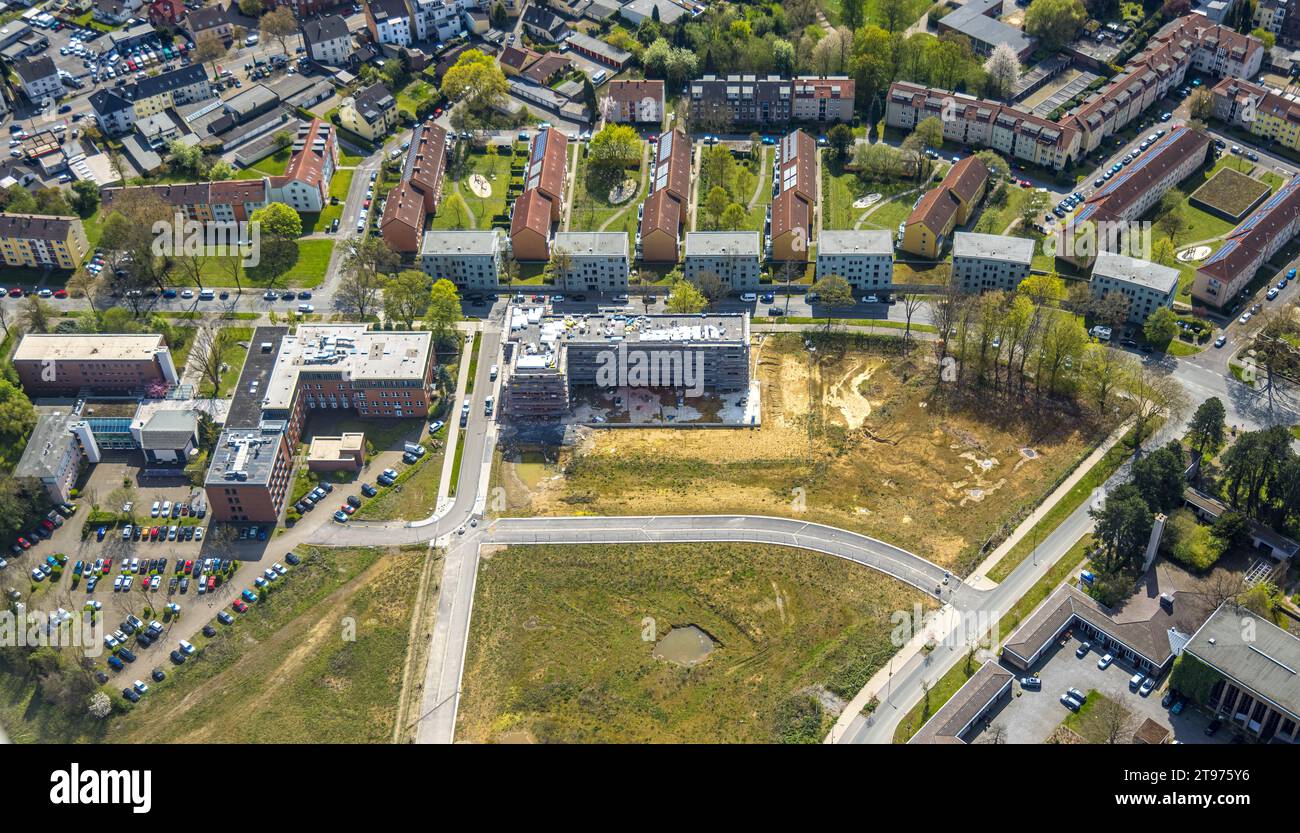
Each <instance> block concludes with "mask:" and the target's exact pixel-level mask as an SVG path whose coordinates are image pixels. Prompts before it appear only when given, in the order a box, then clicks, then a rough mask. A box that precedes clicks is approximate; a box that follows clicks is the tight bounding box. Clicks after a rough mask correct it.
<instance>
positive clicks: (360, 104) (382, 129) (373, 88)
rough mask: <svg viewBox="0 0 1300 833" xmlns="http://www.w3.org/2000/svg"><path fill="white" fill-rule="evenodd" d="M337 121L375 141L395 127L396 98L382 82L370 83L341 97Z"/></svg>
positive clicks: (359, 134) (361, 135)
mask: <svg viewBox="0 0 1300 833" xmlns="http://www.w3.org/2000/svg"><path fill="white" fill-rule="evenodd" d="M339 123H340V124H342V125H343V127H345V128H346V129H348V130H351V131H352V132H353V133H355V134H357V135H358V136H360V137H361V138H363V139H368V140H369V141H372V142H373V141H376V140H377V139H380V138H382V137H384V136H387V135H388V134H390V133H392V132H393V129H394V128H396V127H397V99H395V98H393V94H392V93H390V92H389V91H388V88H387V87H385V86H384V85H383V84H378V83H376V84H371V85H370V86H369V87H366V88H365V89H364V90H360V91H358V92H357V94H356V95H354V96H351V97H349V98H345V99H343V101H342V102H341V103H340V104H339Z"/></svg>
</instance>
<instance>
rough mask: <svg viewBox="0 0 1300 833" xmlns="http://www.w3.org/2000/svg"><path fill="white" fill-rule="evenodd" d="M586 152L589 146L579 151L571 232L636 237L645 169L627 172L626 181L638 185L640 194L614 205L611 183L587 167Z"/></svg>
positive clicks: (574, 184)
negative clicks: (643, 171)
mask: <svg viewBox="0 0 1300 833" xmlns="http://www.w3.org/2000/svg"><path fill="white" fill-rule="evenodd" d="M642 144H644V143H642ZM584 150H585V146H584V147H580V148H579V149H578V170H577V173H576V174H575V175H574V178H573V189H574V191H573V213H572V216H571V217H570V220H569V230H570V231H602V230H603V231H630V232H631V234H632V235H633V237H635V235H636V207H637V205H638V204H640V202H641V201H642V199H643V198H644V197H643V196H642V176H641V166H640V165H637V166H636V167H634V168H626V169H624V171H623V176H622V178H623V179H631V180H633V181H634V182H636V184H637V189H636V193H635V194H633V195H632V196H631V197H629V198H628V199H626V200H624V201H623V202H620V203H617V204H614V203H611V202H610V201H609V191H610V185H611V181H610V180H609V179H606V178H604V177H601V176H599V175H597V174H595V173H594V172H593V170H592V167H591V166H590V165H589V164H587V157H586V155H585V154H584V153H583V151H584ZM629 218H630V222H629ZM630 242H631V241H630V240H629V243H630Z"/></svg>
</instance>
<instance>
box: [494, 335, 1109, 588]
mask: <svg viewBox="0 0 1300 833" xmlns="http://www.w3.org/2000/svg"><path fill="white" fill-rule="evenodd" d="M754 362H755V373H756V374H757V378H758V379H759V380H760V383H761V386H762V394H761V399H762V406H763V419H762V425H761V427H760V428H757V429H752V428H738V429H696V430H682V429H672V428H654V429H644V430H641V429H616V430H615V429H600V430H595V431H591V432H589V433H584V435H583V437H582V439H581V440H580V441H579V442H577V443H576V444H573V445H566V446H562V447H557V446H539V445H535V444H534V445H522V444H511V443H510V442H506V443H505V444H504V445H503V452H502V453H503V459H504V461H505V462H504V464H503V465H502V466H501V474H500V476H499V481H500V483H501V484H502V485H503V486H504V487H505V489H506V494H507V497H508V502H509V509H508V511H507V514H537V515H572V514H611V515H617V514H624V515H626V514H650V513H662V514H668V513H674V514H684V513H733V512H735V513H752V514H768V515H781V516H789V517H802V518H807V519H808V520H812V521H818V522H822V523H829V524H834V525H837V526H841V527H846V528H850V529H854V530H857V531H861V532H864V533H866V534H869V535H873V536H876V537H879V538H881V539H883V540H886V541H889V542H890V543H894V544H897V545H899V546H902V547H906V548H907V549H909V550H912V551H913V552H916V553H918V554H920V555H923V556H925V557H927V558H930V559H932V560H934V561H935V562H937V563H940V564H943V565H946V566H951V567H953V568H954V569H955V570H956V571H957V572H962V573H964V572H966V571H968V570H969V569H970V568H971V567H972V566H973V565H974V563H976V562H977V557H978V551H979V549H980V547H981V545H983V544H984V543H985V542H986V541H987V540H988V539H989V538H990V537H991V536H993V535H994V534H995V533H996V532H997V531H998V530H999V529H1000V528H1001V527H1003V526H1004V525H1005V524H1006V523H1007V522H1008V521H1009V520H1012V519H1014V517H1016V516H1017V515H1018V514H1020V513H1021V512H1023V511H1026V510H1027V508H1028V507H1031V506H1032V505H1034V504H1035V503H1037V502H1038V501H1039V500H1040V499H1041V498H1042V496H1043V495H1044V494H1046V493H1047V492H1048V491H1049V490H1050V489H1051V488H1052V487H1053V486H1054V484H1055V483H1056V482H1057V481H1058V480H1059V479H1060V477H1061V476H1063V474H1064V473H1065V472H1067V471H1068V470H1069V469H1070V468H1071V467H1072V466H1073V464H1074V463H1075V462H1076V461H1077V460H1078V459H1079V458H1080V457H1081V456H1082V455H1083V454H1084V453H1086V451H1087V450H1088V449H1089V448H1090V447H1091V446H1092V444H1093V443H1094V442H1096V440H1097V439H1098V438H1099V436H1100V434H1101V432H1100V431H1099V430H1097V429H1094V428H1092V427H1091V426H1084V427H1076V426H1073V425H1071V424H1070V422H1069V420H1067V419H1065V418H1058V417H1056V416H1055V415H1053V414H1046V415H1045V414H1040V413H1037V412H1034V413H1027V414H1017V413H1013V412H1007V410H1006V409H1005V408H1002V407H998V408H988V407H986V406H982V405H980V404H978V403H976V404H963V405H960V406H956V405H953V404H951V403H949V402H946V401H945V397H944V396H943V395H942V394H943V392H942V391H936V389H935V387H934V378H935V377H934V373H933V364H932V358H931V355H930V353H929V351H928V350H926V349H924V348H917V349H914V350H913V352H912V354H911V355H910V356H909V357H907V358H904V357H902V356H901V355H900V354H899V348H898V341H897V340H896V339H878V340H871V339H870V338H862V337H853V336H844V337H841V338H839V339H836V340H835V341H834V342H833V343H830V344H826V345H823V346H822V348H820V349H818V350H817V351H816V352H811V353H810V352H809V351H807V350H806V349H805V347H804V344H803V342H802V339H801V337H800V336H798V335H796V334H779V335H773V336H769V337H768V338H767V340H766V341H765V342H764V343H761V344H756V346H755V349H754Z"/></svg>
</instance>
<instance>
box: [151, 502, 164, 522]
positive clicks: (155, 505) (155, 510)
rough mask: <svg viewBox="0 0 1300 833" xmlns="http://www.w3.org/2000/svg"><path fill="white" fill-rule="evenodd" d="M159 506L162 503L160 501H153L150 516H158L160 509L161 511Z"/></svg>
mask: <svg viewBox="0 0 1300 833" xmlns="http://www.w3.org/2000/svg"><path fill="white" fill-rule="evenodd" d="M159 506H161V504H160V503H158V501H156V500H155V501H154V502H153V506H151V507H149V517H151V518H156V517H158V511H159V509H158V507H159Z"/></svg>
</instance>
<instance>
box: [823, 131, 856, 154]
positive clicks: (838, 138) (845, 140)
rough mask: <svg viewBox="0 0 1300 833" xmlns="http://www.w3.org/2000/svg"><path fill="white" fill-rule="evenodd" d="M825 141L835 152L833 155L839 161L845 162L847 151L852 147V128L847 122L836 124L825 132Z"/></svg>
mask: <svg viewBox="0 0 1300 833" xmlns="http://www.w3.org/2000/svg"><path fill="white" fill-rule="evenodd" d="M826 141H827V143H828V144H829V145H830V148H831V150H833V151H834V152H835V157H836V158H837V159H838V160H839V161H840V162H841V163H843V162H847V161H848V159H849V151H850V149H851V148H852V147H853V128H851V127H849V126H848V125H847V124H837V125H835V126H834V127H832V128H831V129H830V132H828V133H827V134H826Z"/></svg>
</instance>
